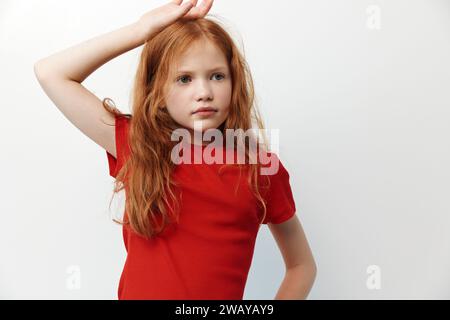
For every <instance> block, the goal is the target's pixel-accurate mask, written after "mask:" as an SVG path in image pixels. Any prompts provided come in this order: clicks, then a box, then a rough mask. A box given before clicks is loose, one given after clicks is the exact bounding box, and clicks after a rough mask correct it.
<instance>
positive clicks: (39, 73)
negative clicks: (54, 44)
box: [33, 60, 44, 82]
mask: <svg viewBox="0 0 450 320" xmlns="http://www.w3.org/2000/svg"><path fill="white" fill-rule="evenodd" d="M33 71H34V75H35V76H36V79H38V81H39V82H41V81H42V80H43V79H44V71H43V68H42V62H41V60H39V61H37V62H35V63H34V66H33Z"/></svg>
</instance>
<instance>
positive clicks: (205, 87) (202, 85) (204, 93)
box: [195, 80, 213, 101]
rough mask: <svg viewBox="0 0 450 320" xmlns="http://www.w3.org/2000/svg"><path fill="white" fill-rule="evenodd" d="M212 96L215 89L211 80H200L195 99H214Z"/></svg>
mask: <svg viewBox="0 0 450 320" xmlns="http://www.w3.org/2000/svg"><path fill="white" fill-rule="evenodd" d="M212 98H213V91H212V88H211V85H210V84H209V82H208V81H207V80H199V81H198V85H197V88H196V97H195V99H196V100H197V101H200V100H204V101H208V100H212Z"/></svg>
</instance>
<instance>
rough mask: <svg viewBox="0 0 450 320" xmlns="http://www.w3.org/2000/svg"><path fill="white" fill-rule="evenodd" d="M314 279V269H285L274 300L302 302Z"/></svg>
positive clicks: (300, 267)
mask: <svg viewBox="0 0 450 320" xmlns="http://www.w3.org/2000/svg"><path fill="white" fill-rule="evenodd" d="M315 278H316V268H315V266H312V265H299V266H297V267H294V268H291V269H287V271H286V274H285V276H284V279H283V281H282V283H281V286H280V288H279V289H278V292H277V294H276V296H275V300H304V299H306V298H307V296H308V294H309V292H310V290H311V288H312V286H313V284H314V280H315Z"/></svg>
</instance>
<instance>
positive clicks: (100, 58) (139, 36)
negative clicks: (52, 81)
mask: <svg viewBox="0 0 450 320" xmlns="http://www.w3.org/2000/svg"><path fill="white" fill-rule="evenodd" d="M145 41H146V40H145V38H144V36H143V33H142V32H141V30H140V29H139V25H138V24H137V23H133V24H130V25H126V26H124V27H122V28H120V29H117V30H114V31H111V32H108V33H106V34H103V35H100V36H97V37H95V38H92V39H89V40H87V41H84V42H82V43H80V44H77V45H74V46H72V47H70V48H67V49H65V50H63V51H60V52H57V53H55V54H53V55H51V56H49V57H46V58H43V59H41V60H39V61H38V62H37V63H36V64H35V70H36V73H37V74H39V75H40V76H42V77H58V78H63V79H68V80H73V81H76V82H79V83H81V82H83V81H84V80H85V79H86V78H87V77H88V76H89V75H90V74H91V73H93V72H94V71H95V70H97V69H98V68H99V67H101V66H102V65H103V64H105V63H106V62H108V61H110V60H112V59H113V58H115V57H117V56H119V55H121V54H123V53H125V52H127V51H129V50H132V49H134V48H136V47H138V46H140V45H142V44H144V43H145Z"/></svg>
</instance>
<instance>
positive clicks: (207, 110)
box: [192, 107, 218, 115]
mask: <svg viewBox="0 0 450 320" xmlns="http://www.w3.org/2000/svg"><path fill="white" fill-rule="evenodd" d="M217 111H218V110H217V109H216V108H213V107H204V108H199V109H197V110H195V111H194V112H192V114H196V115H210V114H214V113H216V112H217Z"/></svg>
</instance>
